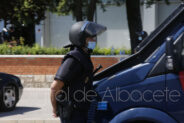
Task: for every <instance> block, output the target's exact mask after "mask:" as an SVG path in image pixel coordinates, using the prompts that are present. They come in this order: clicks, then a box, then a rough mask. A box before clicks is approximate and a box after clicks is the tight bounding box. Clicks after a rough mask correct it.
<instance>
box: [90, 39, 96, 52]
mask: <svg viewBox="0 0 184 123" xmlns="http://www.w3.org/2000/svg"><path fill="white" fill-rule="evenodd" d="M95 47H96V42H94V41H89V42H88V49H91V50H93V49H95Z"/></svg>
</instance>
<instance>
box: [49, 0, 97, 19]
mask: <svg viewBox="0 0 184 123" xmlns="http://www.w3.org/2000/svg"><path fill="white" fill-rule="evenodd" d="M97 3H100V1H99V0H56V1H55V5H54V6H55V7H52V8H56V9H52V12H55V13H57V14H59V15H68V14H70V13H72V15H73V17H74V19H75V20H76V21H82V20H84V19H87V20H89V21H93V20H94V13H95V10H96V4H97Z"/></svg>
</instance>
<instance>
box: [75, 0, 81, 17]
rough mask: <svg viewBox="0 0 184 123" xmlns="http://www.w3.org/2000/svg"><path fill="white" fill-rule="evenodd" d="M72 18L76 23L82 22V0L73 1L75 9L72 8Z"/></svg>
mask: <svg viewBox="0 0 184 123" xmlns="http://www.w3.org/2000/svg"><path fill="white" fill-rule="evenodd" d="M74 16H75V17H76V21H82V20H83V18H82V16H83V14H82V0H75V8H74Z"/></svg>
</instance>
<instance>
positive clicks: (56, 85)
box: [50, 80, 64, 117]
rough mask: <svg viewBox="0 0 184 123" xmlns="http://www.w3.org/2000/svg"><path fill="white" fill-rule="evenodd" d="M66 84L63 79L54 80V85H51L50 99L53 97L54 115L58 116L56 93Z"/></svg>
mask: <svg viewBox="0 0 184 123" xmlns="http://www.w3.org/2000/svg"><path fill="white" fill-rule="evenodd" d="M63 86H64V83H63V82H62V81H61V80H54V81H53V83H52V85H51V94H50V99H51V103H52V107H53V116H54V117H56V109H57V105H56V98H55V96H56V93H57V92H58V91H59V90H61V89H62V87H63Z"/></svg>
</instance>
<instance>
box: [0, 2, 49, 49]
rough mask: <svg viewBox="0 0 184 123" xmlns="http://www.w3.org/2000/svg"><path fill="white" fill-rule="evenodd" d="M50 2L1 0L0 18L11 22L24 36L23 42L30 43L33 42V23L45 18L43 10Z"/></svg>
mask: <svg viewBox="0 0 184 123" xmlns="http://www.w3.org/2000/svg"><path fill="white" fill-rule="evenodd" d="M51 4H52V0H16V1H14V0H2V1H1V4H0V19H3V20H4V21H5V23H6V22H7V21H9V23H11V24H13V25H14V26H15V29H16V31H17V30H19V34H20V35H21V36H23V37H24V38H25V41H26V42H25V44H28V45H32V44H33V43H34V42H35V24H39V23H40V21H41V20H43V19H45V11H46V10H47V9H48V8H49V7H50V5H51ZM5 25H6V24H5Z"/></svg>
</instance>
